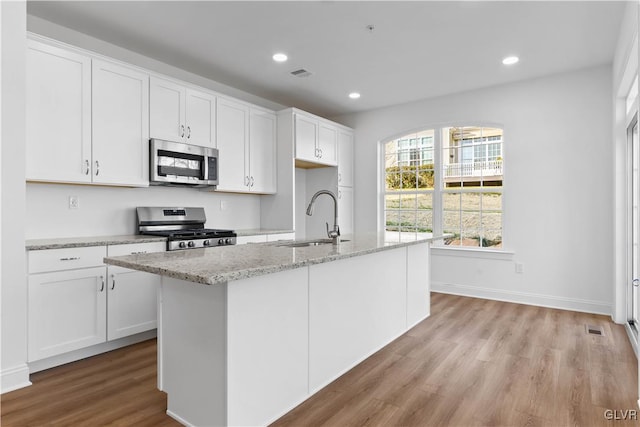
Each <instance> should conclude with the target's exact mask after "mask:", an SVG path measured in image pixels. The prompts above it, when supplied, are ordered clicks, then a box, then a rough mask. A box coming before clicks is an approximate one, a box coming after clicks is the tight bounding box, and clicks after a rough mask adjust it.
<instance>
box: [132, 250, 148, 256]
mask: <svg viewBox="0 0 640 427" xmlns="http://www.w3.org/2000/svg"><path fill="white" fill-rule="evenodd" d="M146 253H147V251H138V252H131V255H140V254H146Z"/></svg>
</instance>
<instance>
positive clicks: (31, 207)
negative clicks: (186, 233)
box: [26, 183, 260, 239]
mask: <svg viewBox="0 0 640 427" xmlns="http://www.w3.org/2000/svg"><path fill="white" fill-rule="evenodd" d="M69 196H78V198H79V202H80V203H79V206H80V207H79V209H69ZM221 201H224V204H225V206H226V209H225V210H221V209H220V205H221V203H220V202H221ZM137 206H203V207H204V208H205V212H206V215H207V227H209V228H233V229H248V228H260V196H258V195H241V194H232V193H219V192H209V191H203V190H198V189H194V188H179V187H149V188H119V187H100V186H95V187H94V186H88V185H62V184H38V183H28V184H27V196H26V207H27V212H26V219H27V229H26V237H27V239H38V238H55V237H80V236H103V235H114V234H115V235H117V234H136V213H135V208H136V207H137Z"/></svg>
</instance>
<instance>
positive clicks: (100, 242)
mask: <svg viewBox="0 0 640 427" xmlns="http://www.w3.org/2000/svg"><path fill="white" fill-rule="evenodd" d="M166 241H167V239H166V237H159V236H141V235H138V234H130V235H118V236H91V237H65V238H60V239H29V240H27V241H26V242H25V243H26V244H25V247H26V249H27V250H28V251H38V250H43V249H63V248H80V247H85V246H104V245H126V244H131V243H153V242H166Z"/></svg>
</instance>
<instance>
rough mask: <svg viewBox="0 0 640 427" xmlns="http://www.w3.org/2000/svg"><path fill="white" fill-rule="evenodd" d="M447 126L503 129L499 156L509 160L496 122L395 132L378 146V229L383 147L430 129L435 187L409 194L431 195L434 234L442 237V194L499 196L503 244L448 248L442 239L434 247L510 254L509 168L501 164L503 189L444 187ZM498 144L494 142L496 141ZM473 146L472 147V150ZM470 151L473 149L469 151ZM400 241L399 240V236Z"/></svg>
mask: <svg viewBox="0 0 640 427" xmlns="http://www.w3.org/2000/svg"><path fill="white" fill-rule="evenodd" d="M450 127H482V128H500V129H501V130H502V139H501V140H500V143H501V144H502V147H501V150H500V155H499V157H501V158H502V160H503V161H504V159H505V158H506V157H508V156H507V155H506V151H508V150H507V149H506V147H505V145H504V141H505V140H506V139H507V138H508V134H507V132H506V131H505V127H504V124H502V123H496V122H485V121H474V120H468V121H463V122H459V121H456V122H444V123H436V124H431V125H425V126H420V127H416V128H413V129H409V130H406V131H403V132H398V133H395V134H394V135H392V136H390V137H387V138H384V139H382V140H380V141H379V143H378V154H379V155H378V159H379V160H378V161H379V166H378V230H381V232H383V233H384V232H385V230H386V223H385V199H386V196H387V195H388V194H392V193H388V192H387V190H386V165H385V154H386V152H385V145H386V144H387V143H388V142H390V141H394V140H397V139H401V138H403V137H405V136H407V135H410V134H412V133H415V134H418V133H420V132H425V131H429V130H433V133H434V136H433V165H434V188H433V189H416V190H415V191H412V194H414V193H415V194H418V193H432V194H433V196H432V215H433V224H432V225H433V227H432V228H433V231H432V233H433V235H434V236H438V235H442V234H443V226H444V224H443V195H444V194H445V193H459V192H465V193H466V192H469V193H473V192H475V193H495V192H499V193H501V200H502V203H501V241H502V245H501V247H500V248H495V247H492V246H484V247H483V246H462V245H455V246H449V245H445V244H444V240H440V241H435V242H434V244H433V247H434V249H437V250H441V249H443V250H451V251H470V252H474V251H475V252H480V253H484V254H487V255H491V254H512V253H513V252H512V251H510V250H509V249H508V233H507V227H506V223H507V221H506V218H507V209H505V207H506V204H505V201H506V199H507V194H508V191H507V187H508V184H507V185H505V182H508V172H507V170H508V168H505V166H504V163H503V164H502V186H500V187H491V186H488V187H482V188H473V189H471V188H469V187H467V189H466V190H465V188H464V187H460V188H450V189H448V188H445V187H444V183H443V175H444V173H443V170H444V169H443V167H444V165H443V161H442V157H443V147H442V145H443V142H442V132H443V130H444V129H446V128H450ZM493 142H494V141H489V140H488V138H487V141H484V142H482V144H485V151H486V154H487V155H488V146H489V144H491V143H493ZM496 142H497V141H496ZM474 146H475V145H471V147H474ZM461 148H462V144H460V146H459V149H461ZM472 150H473V148H472ZM399 238H400V237H399Z"/></svg>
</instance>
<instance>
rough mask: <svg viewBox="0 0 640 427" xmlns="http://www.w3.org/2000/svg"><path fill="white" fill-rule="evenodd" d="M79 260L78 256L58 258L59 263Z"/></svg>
mask: <svg viewBox="0 0 640 427" xmlns="http://www.w3.org/2000/svg"><path fill="white" fill-rule="evenodd" d="M79 259H80V257H79V256H71V257H64V258H60V261H77V260H79Z"/></svg>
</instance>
